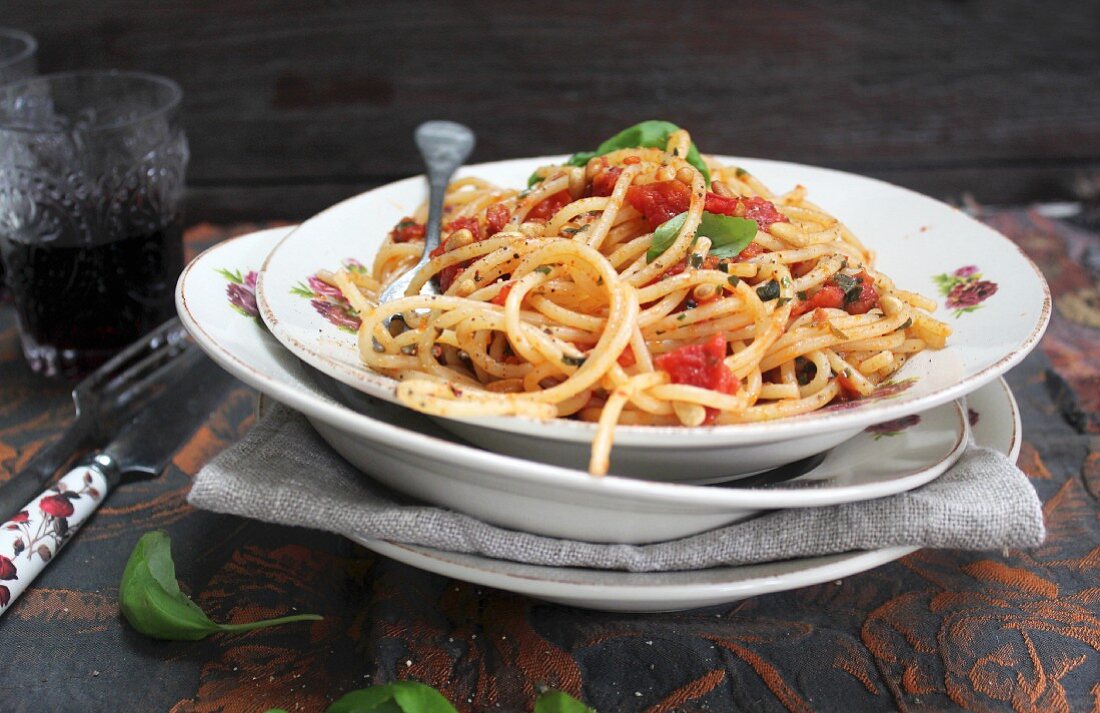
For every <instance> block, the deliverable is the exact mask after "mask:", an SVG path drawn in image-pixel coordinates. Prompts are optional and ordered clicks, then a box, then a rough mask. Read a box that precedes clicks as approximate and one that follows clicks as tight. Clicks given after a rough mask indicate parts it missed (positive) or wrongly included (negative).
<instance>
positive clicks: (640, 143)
mask: <svg viewBox="0 0 1100 713" xmlns="http://www.w3.org/2000/svg"><path fill="white" fill-rule="evenodd" d="M679 130H680V127H679V126H676V124H673V123H672V122H669V121H660V120H658V119H649V120H648V121H643V122H640V123H638V124H635V125H634V126H631V127H628V128H626V129H623V130H622V131H620V132H619V133H617V134H615V135H614V136H612V137H611V138H610V139H608V140H606V141H604V142H603V143H602V144H600V145H599V146H597V147H596V150H595V151H578V152H577V153H575V154H573V155H572V156H570V157H569V160H568V161H566V162H565V163H566V165H567V166H584V165H586V164H587V163H588V162H589V161H590V160H592V159H594V158H596V157H597V156H603V155H604V154H609V153H611V152H612V151H618V150H619V149H634V148H647V149H661V150H664V148H665V147H666V146H668V137H669V136H671V135H672V133H673V132H674V131H679ZM684 160H685V161H687V162H688V163H690V164H691V165H692V166H694V167H695V168H697V169H699V172H700V173H702V174H703V180H704V181H706V184H707V185H708V186H709V185H710V169H709V168H707V164H706V162H705V161H704V160H703V157H702V156H701V155H700V154H699V149H698V148H697V147H696V146H695V142H694V141H693V142H691V146H690V147H688V154H687V156H685V157H684ZM541 180H542V178H540V177H539V176H538V175H537V174H536V173H533V174H531V177H530V178H528V179H527V187H528V188H530V187H531V186H533V185H535V184H536V183H538V182H539V181H541Z"/></svg>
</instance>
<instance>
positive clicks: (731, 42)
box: [0, 0, 1100, 221]
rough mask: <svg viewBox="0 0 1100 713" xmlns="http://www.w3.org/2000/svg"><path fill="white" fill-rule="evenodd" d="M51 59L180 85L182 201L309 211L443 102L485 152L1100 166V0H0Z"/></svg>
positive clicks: (952, 190)
mask: <svg viewBox="0 0 1100 713" xmlns="http://www.w3.org/2000/svg"><path fill="white" fill-rule="evenodd" d="M0 7H2V12H0V24H3V25H10V26H14V27H20V28H23V29H26V30H28V31H30V32H31V33H33V34H34V35H35V36H37V37H38V38H39V41H40V43H41V51H40V52H41V54H40V65H41V68H42V70H43V71H56V70H65V69H75V68H91V67H99V68H105V67H117V68H126V69H143V70H148V71H152V72H158V73H162V74H166V75H169V76H171V77H174V78H175V79H176V80H178V81H179V82H180V83H181V84H182V85H183V87H184V90H185V92H186V101H185V123H186V126H187V130H188V133H189V135H190V139H191V146H192V154H193V159H192V164H191V169H190V172H189V184H190V187H191V188H190V199H189V206H190V208H189V210H190V212H189V219H190V220H191V221H195V220H234V219H245V220H250V219H269V218H287V219H301V218H304V217H306V216H308V215H309V214H311V213H312V212H314V211H316V210H317V209H319V208H322V207H324V206H326V205H329V204H331V203H332V202H335V201H336V200H339V199H341V198H343V197H346V196H348V195H352V194H354V193H356V192H358V191H360V190H362V189H364V188H366V187H369V186H373V185H377V184H379V183H383V182H386V181H389V180H391V179H394V178H398V177H402V176H406V175H410V174H412V173H415V172H417V171H418V159H417V156H416V154H415V152H414V149H413V146H412V142H411V130H412V128H413V127H414V126H415V125H416V123H417V122H419V121H422V120H424V119H428V118H441V117H445V118H452V119H456V120H459V121H462V122H465V123H467V124H469V125H470V126H472V127H473V128H474V129H476V130H477V132H478V135H479V145H478V149H477V152H476V155H475V156H474V159H475V160H479V161H481V160H493V159H500V158H509V157H517V156H524V155H534V154H542V153H554V152H568V151H572V150H575V149H581V148H591V147H592V146H593V145H594V144H595V143H597V142H598V141H599V140H601V139H602V138H605V137H606V136H608V135H610V134H611V133H613V132H614V131H617V130H618V129H620V128H622V127H623V126H625V125H628V124H630V123H633V122H635V121H637V120H641V119H644V118H666V119H669V120H671V121H675V122H677V123H680V124H681V125H683V126H685V127H687V128H690V129H692V130H693V134H694V135H695V136H696V139H697V143H698V144H699V145H700V146H701V147H702V149H703V150H704V151H712V152H721V153H733V154H740V155H747V156H762V157H769V158H779V159H787V160H792V161H800V162H806V163H813V164H821V165H826V166H832V167H837V168H842V169H846V170H851V171H856V172H860V173H866V174H870V175H873V176H878V177H881V178H885V179H887V180H890V181H893V182H895V183H899V184H902V185H905V186H909V187H912V188H915V189H917V190H920V191H923V192H926V193H929V194H932V195H934V196H938V197H955V198H957V197H958V196H960V195H962V194H963V193H964V192H969V193H971V194H972V195H973V196H974V197H975V198H977V199H978V200H979V201H983V202H987V203H1024V202H1028V201H1033V200H1051V199H1071V198H1074V197H1077V196H1078V195H1079V194H1080V193H1081V185H1083V184H1084V183H1086V181H1084V180H1083V179H1084V178H1085V177H1094V176H1096V175H1097V171H1098V169H1100V3H1098V2H1094V1H1093V2H1074V1H1072V0H1070V1H1069V2H1061V3H1057V4H1054V3H1044V2H1033V1H1030V0H1012V1H1006V2H971V1H959V2H945V1H940V2H909V3H881V2H869V1H867V2H863V1H857V0H849V1H846V2H798V3H775V2H764V1H757V2H691V1H687V0H681V1H678V2H655V3H648V2H642V1H639V0H634V1H632V2H620V1H618V0H616V1H610V2H593V1H592V0H584V1H583V2H573V1H571V0H557V1H556V2H553V3H530V2H523V3H512V2H486V1H469V2H443V1H441V0H403V1H401V2H346V1H339V0H313V1H311V2H261V1H260V0H190V1H188V2H156V1H147V0H96V2H83V1H79V2H78V1H77V0H69V1H67V2H62V1H60V0H46V1H43V0H2V2H0Z"/></svg>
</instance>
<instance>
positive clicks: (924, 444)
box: [176, 229, 1019, 543]
mask: <svg viewBox="0 0 1100 713" xmlns="http://www.w3.org/2000/svg"><path fill="white" fill-rule="evenodd" d="M285 233H286V229H275V230H268V231H263V232H260V233H254V234H251V235H247V236H243V237H240V238H236V239H234V240H230V241H226V242H224V243H221V244H219V245H217V246H215V247H213V248H211V249H210V250H208V251H206V252H205V253H203V254H202V255H200V256H199V257H198V258H196V259H195V260H194V261H193V262H192V263H191V264H190V265H188V266H187V268H186V269H185V270H184V272H183V275H181V277H180V281H179V285H178V287H177V292H176V301H177V306H178V308H179V314H180V319H181V320H182V321H183V323H184V325H185V326H186V327H187V329H188V330H189V331H190V332H191V334H192V335H193V336H194V338H195V340H196V341H197V342H198V344H199V345H200V346H201V347H202V348H203V349H204V350H205V351H206V352H207V353H208V354H210V356H211V357H212V358H213V359H214V360H215V361H216V362H217V363H219V364H220V365H221V366H223V367H224V368H225V369H227V370H228V371H230V372H231V373H233V374H234V375H235V376H237V377H239V378H240V379H241V380H243V381H245V382H246V383H248V384H249V385H251V386H254V387H255V388H257V389H259V390H260V391H262V392H264V393H265V394H267V395H269V396H271V397H272V398H274V399H275V400H277V401H279V402H281V403H284V404H286V405H288V406H290V407H291V408H294V409H296V410H298V411H301V412H302V413H304V414H305V415H307V416H308V417H309V418H310V420H311V421H312V422H313V423H314V425H315V426H316V427H317V428H318V431H319V432H320V433H321V434H322V435H323V436H325V437H327V438H329V439H330V441H331V442H332V443H334V445H336V446H337V448H338V449H339V450H341V451H342V452H344V453H345V455H347V456H348V457H349V458H350V459H351V460H352V461H353V462H356V463H357V464H358V465H360V466H361V467H362V468H363V469H364V470H366V471H368V472H370V473H372V474H374V475H375V477H377V478H378V479H379V480H382V481H383V482H385V483H387V484H389V485H390V486H391V487H393V488H395V489H397V490H400V491H402V492H406V493H409V494H414V495H417V496H419V497H421V498H423V499H425V500H427V501H429V502H432V503H435V504H438V505H443V506H445V507H450V508H453V509H455V510H459V511H462V512H466V513H468V514H471V515H473V516H475V517H479V518H481V519H483V520H485V521H487V522H491V523H494V524H498V525H502V526H506V527H516V528H522V529H524V530H528V531H531V532H536V533H539V534H545V535H550V536H555V537H573V538H581V539H586V540H590V541H593V542H624V543H641V542H648V541H654V540H664V539H672V538H675V537H682V536H686V535H690V534H694V533H697V532H702V531H704V530H708V529H711V528H714V527H718V526H720V525H723V524H727V523H730V522H734V521H736V520H739V519H742V518H744V517H748V516H751V515H753V514H755V513H757V512H759V511H761V510H765V509H775V508H787V507H813V506H817V505H828V504H836V503H842V502H853V501H858V500H864V499H868V498H874V497H882V496H885V495H890V494H893V493H897V492H903V491H905V490H908V489H911V488H913V487H916V486H917V485H919V484H921V483H924V482H927V481H928V480H930V479H932V478H934V477H936V475H938V474H939V473H940V472H942V471H943V470H944V469H945V468H946V467H948V466H949V465H950V463H953V462H954V460H953V458H955V457H957V455H958V446H959V442H958V434H959V432H960V430H961V428H960V427H959V426H958V420H959V412H958V411H957V410H956V409H955V407H954V406H945V407H943V408H941V409H937V413H938V414H939V415H937V416H935V417H934V418H933V417H931V416H929V417H928V419H927V420H926V422H925V423H923V424H922V425H921V427H920V428H917V429H916V430H914V429H909V430H907V431H905V432H903V433H901V434H900V435H896V436H893V437H882V438H880V439H879V441H875V440H874V437H873V436H870V435H864V436H860V437H858V438H857V439H855V440H853V441H852V443H851V444H846V445H845V446H844V447H842V449H838V455H837V456H835V457H833V459H832V460H831V461H828V460H827V461H826V462H824V463H822V464H820V465H818V466H817V468H816V469H815V470H814V471H811V472H810V473H808V474H807V475H805V476H803V477H802V478H801V479H799V480H797V481H794V482H791V483H788V484H779V485H775V486H771V487H767V488H761V489H749V488H737V487H714V486H694V485H683V484H670V483H656V482H647V481H643V480H636V479H631V478H621V477H615V476H609V477H606V478H593V477H591V476H589V475H588V474H587V473H585V472H583V471H579V470H571V469H566V468H561V467H556V466H550V465H544V464H540V463H535V462H531V461H526V460H522V459H517V458H512V457H508V456H503V455H499V454H496V453H492V452H487V451H484V450H480V449H478V448H474V447H471V446H469V445H465V444H463V443H458V442H455V440H454V437H453V436H451V435H450V434H448V433H447V432H446V431H444V430H442V429H441V428H439V427H438V425H437V424H435V423H434V422H433V421H431V420H430V419H427V418H425V417H424V416H422V415H420V414H417V413H415V412H413V411H410V410H408V409H404V408H401V407H397V406H393V405H391V404H389V403H386V402H376V403H373V404H372V403H369V402H366V401H364V403H361V404H360V406H361V407H362V408H363V409H364V410H367V411H369V412H370V413H371V414H373V417H372V416H370V415H364V414H362V413H359V412H357V411H355V410H353V409H352V408H349V407H348V406H346V405H344V404H343V403H342V402H341V401H340V400H338V399H336V398H333V397H332V396H330V395H329V394H328V393H326V391H325V390H324V389H323V388H322V384H321V383H319V378H318V377H317V376H315V373H314V372H311V370H309V369H308V368H306V367H304V366H303V365H302V363H301V362H300V361H299V360H298V359H297V358H295V357H294V356H293V355H292V354H291V353H289V352H288V351H287V350H285V349H284V348H283V347H282V346H281V345H280V344H279V343H278V342H277V341H276V340H275V339H273V338H272V337H271V335H270V334H268V332H267V331H266V330H265V329H264V327H263V326H262V324H261V323H260V322H259V320H258V319H252V318H248V317H246V316H242V315H241V314H239V313H238V312H237V311H236V310H235V309H234V308H233V307H232V306H231V304H230V302H229V301H228V299H227V295H226V291H227V286H228V285H229V283H228V282H227V279H226V277H225V276H224V275H223V273H222V272H221V271H228V272H230V273H234V272H239V273H240V274H241V276H242V277H243V276H244V275H245V274H247V273H248V272H249V270H252V269H255V268H256V267H257V266H259V265H260V264H261V263H262V261H263V260H264V258H265V257H266V256H267V254H268V253H269V251H270V249H271V247H272V246H273V245H274V244H275V242H276V241H277V240H278V239H279V238H280V237H281V236H282V235H284V234H285ZM238 291H239V290H238ZM350 393H351V394H352V395H354V396H356V397H359V398H361V399H364V398H365V397H362V395H361V394H359V392H356V391H351V392H350ZM971 405H972V406H973V407H975V408H977V409H979V410H980V411H981V412H982V420H981V421H980V422H979V425H978V428H976V429H975V436H976V437H977V438H978V439H979V442H981V443H983V444H986V445H990V446H992V447H995V448H998V449H1000V450H1002V451H1003V452H1006V453H1010V454H1011V455H1012V457H1015V449H1018V447H1019V446H1018V433H1019V423H1018V415H1016V409H1015V404H1014V402H1013V401H1012V397H1011V394H1010V393H1009V392H1008V390H1007V387H1005V386H1004V384H1003V382H998V383H997V384H994V385H991V386H989V387H987V388H984V389H982V390H980V391H978V392H976V393H975V394H973V397H972V403H971ZM952 414H954V415H952ZM922 419H924V416H923V415H922ZM952 419H954V422H953V421H952ZM926 438H927V439H928V440H925V439H926ZM876 444H877V445H876ZM868 449H869V450H868ZM861 452H862V453H863V455H859V454H860V453H861ZM845 453H850V454H855V455H853V456H852V460H851V461H847V459H846V457H844V454H845ZM887 453H890V454H893V455H892V456H891V457H893V458H895V460H893V461H887V458H886V454H887ZM857 459H858V462H859V463H862V464H864V466H866V467H863V466H860V467H853V466H854V465H855V464H856V462H857ZM875 460H879V461H880V462H879V463H877V464H875V463H874V461H875ZM888 463H889V465H888Z"/></svg>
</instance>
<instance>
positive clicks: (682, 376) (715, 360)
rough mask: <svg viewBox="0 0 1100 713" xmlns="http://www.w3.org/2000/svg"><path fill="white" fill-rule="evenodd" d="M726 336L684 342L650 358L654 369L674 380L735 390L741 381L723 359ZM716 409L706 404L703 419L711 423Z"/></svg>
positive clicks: (711, 387) (715, 389)
mask: <svg viewBox="0 0 1100 713" xmlns="http://www.w3.org/2000/svg"><path fill="white" fill-rule="evenodd" d="M725 358H726V339H725V337H723V336H722V335H721V334H715V335H714V336H713V337H711V338H710V339H708V340H707V341H706V342H704V343H702V344H688V345H687V346H683V347H680V348H679V349H676V350H674V351H671V352H669V353H668V354H662V355H661V356H659V357H657V358H656V359H654V364H655V365H656V366H657V368H658V369H660V370H661V371H663V372H665V373H667V374H668V376H669V378H670V379H671V380H672V383H674V384H687V385H689V386H698V387H700V388H703V389H710V390H712V391H718V392H721V393H723V394H736V393H737V391H738V389H740V388H741V383H740V381H738V379H737V377H736V376H734V375H733V372H732V371H730V370H729V368H727V367H726V365H725V362H724V361H723V360H724V359H725ZM717 416H718V410H717V409H712V408H709V407H708V408H707V418H706V421H705V422H706V423H714V420H715V419H716V418H717Z"/></svg>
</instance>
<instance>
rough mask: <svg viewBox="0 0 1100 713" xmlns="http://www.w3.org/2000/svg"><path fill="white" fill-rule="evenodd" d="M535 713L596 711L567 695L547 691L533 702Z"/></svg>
mask: <svg viewBox="0 0 1100 713" xmlns="http://www.w3.org/2000/svg"><path fill="white" fill-rule="evenodd" d="M535 713H596V711H595V710H593V709H592V708H589V707H588V706H586V705H585V704H583V703H581V702H580V701H578V700H577V699H576V698H573V697H572V696H570V695H569V694H567V693H562V692H561V691H549V692H547V693H544V694H542V695H541V696H539V699H538V700H537V701H535Z"/></svg>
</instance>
